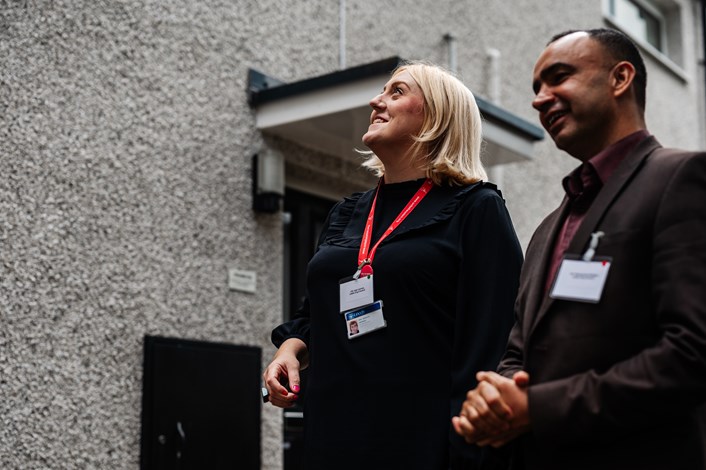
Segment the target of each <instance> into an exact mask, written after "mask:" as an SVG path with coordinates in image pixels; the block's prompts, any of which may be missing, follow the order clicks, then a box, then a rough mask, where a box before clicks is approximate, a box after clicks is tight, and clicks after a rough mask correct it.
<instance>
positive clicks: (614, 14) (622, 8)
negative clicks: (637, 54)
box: [607, 0, 665, 52]
mask: <svg viewBox="0 0 706 470" xmlns="http://www.w3.org/2000/svg"><path fill="white" fill-rule="evenodd" d="M648 5H649V4H642V3H638V2H635V1H632V0H608V11H607V13H608V15H609V16H610V17H611V18H612V19H614V20H615V22H616V23H617V24H618V25H619V26H620V27H621V29H623V30H624V31H625V32H626V33H628V34H630V35H631V36H633V37H635V38H636V39H639V40H642V41H644V42H647V43H648V44H649V45H651V46H652V47H654V48H655V49H657V50H658V51H660V52H665V48H664V46H665V44H664V40H663V36H664V30H665V27H664V23H665V21H664V17H663V16H662V15H661V13H659V11H658V10H656V9H654V8H651V7H649V6H648Z"/></svg>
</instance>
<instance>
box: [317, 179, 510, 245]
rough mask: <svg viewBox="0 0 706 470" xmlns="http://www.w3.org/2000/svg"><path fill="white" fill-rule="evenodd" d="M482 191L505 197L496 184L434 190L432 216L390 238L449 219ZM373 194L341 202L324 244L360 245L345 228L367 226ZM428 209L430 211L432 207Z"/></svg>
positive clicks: (351, 197)
mask: <svg viewBox="0 0 706 470" xmlns="http://www.w3.org/2000/svg"><path fill="white" fill-rule="evenodd" d="M483 188H487V189H491V190H493V191H494V192H496V193H497V194H498V195H499V196H500V197H502V195H501V193H500V191H499V190H498V188H497V186H496V185H495V184H493V183H488V182H484V181H480V182H478V183H474V184H472V185H470V186H466V187H463V188H460V189H459V188H454V187H435V188H434V190H432V191H430V192H429V195H428V196H427V197H428V198H430V199H431V201H433V202H436V203H437V204H438V205H439V208H438V209H437V210H435V211H434V213H433V215H431V216H430V217H428V218H426V219H425V220H423V221H422V222H419V223H416V224H414V225H409V226H407V227H405V228H402V227H400V229H398V230H396V231H395V232H394V233H392V234H391V235H390V237H389V239H393V238H395V237H398V236H400V235H403V234H405V233H408V232H410V231H413V230H419V229H422V228H424V227H428V226H430V225H433V224H437V223H440V222H443V221H445V220H448V219H450V218H451V217H453V216H454V214H456V212H457V211H458V208H459V206H460V205H461V204H462V203H463V201H464V200H465V199H466V198H467V196H468V195H469V194H471V193H474V192H476V191H479V190H480V189H483ZM452 191H456V193H455V194H453V195H451V194H449V193H450V192H452ZM374 193H375V190H374V189H373V190H370V191H366V192H363V193H355V194H352V195H351V196H349V197H346V198H344V199H343V200H342V201H341V202H340V203H338V205H337V206H336V207H335V208H334V209H333V210H332V212H331V216H330V218H329V226H328V230H327V232H326V235H325V236H324V238H323V243H324V244H332V245H336V246H342V247H358V246H360V239H361V235H362V233H346V229H347V228H348V227H349V226H350V225H351V222H353V226H360V227H362V226H364V224H365V218H366V217H367V210H366V209H367V208H368V207H369V206H370V203H371V200H372V198H373V196H374ZM426 210H427V211H428V210H429V208H427V209H426Z"/></svg>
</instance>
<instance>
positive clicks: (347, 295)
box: [338, 274, 375, 312]
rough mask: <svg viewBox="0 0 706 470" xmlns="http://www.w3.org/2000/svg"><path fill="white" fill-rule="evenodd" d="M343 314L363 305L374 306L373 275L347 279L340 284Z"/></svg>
mask: <svg viewBox="0 0 706 470" xmlns="http://www.w3.org/2000/svg"><path fill="white" fill-rule="evenodd" d="M338 286H339V291H340V307H341V312H347V311H348V310H353V309H356V308H358V307H362V306H363V305H369V304H372V303H373V302H374V301H375V298H374V297H373V275H372V274H370V275H368V276H360V277H359V278H358V279H355V278H353V277H347V278H345V279H341V281H340V282H339V283H338Z"/></svg>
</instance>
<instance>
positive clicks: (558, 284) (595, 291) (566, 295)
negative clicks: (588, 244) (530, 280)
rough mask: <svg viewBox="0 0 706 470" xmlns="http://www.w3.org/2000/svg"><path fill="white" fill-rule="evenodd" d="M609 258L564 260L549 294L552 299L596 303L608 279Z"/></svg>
mask: <svg viewBox="0 0 706 470" xmlns="http://www.w3.org/2000/svg"><path fill="white" fill-rule="evenodd" d="M611 261H612V259H611V258H592V259H591V260H589V261H584V260H583V259H569V258H568V257H566V258H564V260H563V261H562V262H561V266H559V272H558V273H557V275H556V279H555V281H554V285H553V286H552V290H551V292H550V294H549V297H551V298H552V299H563V300H574V301H578V302H589V303H594V304H595V303H598V302H600V300H601V296H602V295H603V287H604V286H605V281H606V279H607V278H608V271H609V270H610V263H611Z"/></svg>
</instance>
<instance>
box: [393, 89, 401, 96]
mask: <svg viewBox="0 0 706 470" xmlns="http://www.w3.org/2000/svg"><path fill="white" fill-rule="evenodd" d="M393 93H396V94H399V95H401V94H402V88H400V87H395V89H394V90H393Z"/></svg>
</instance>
